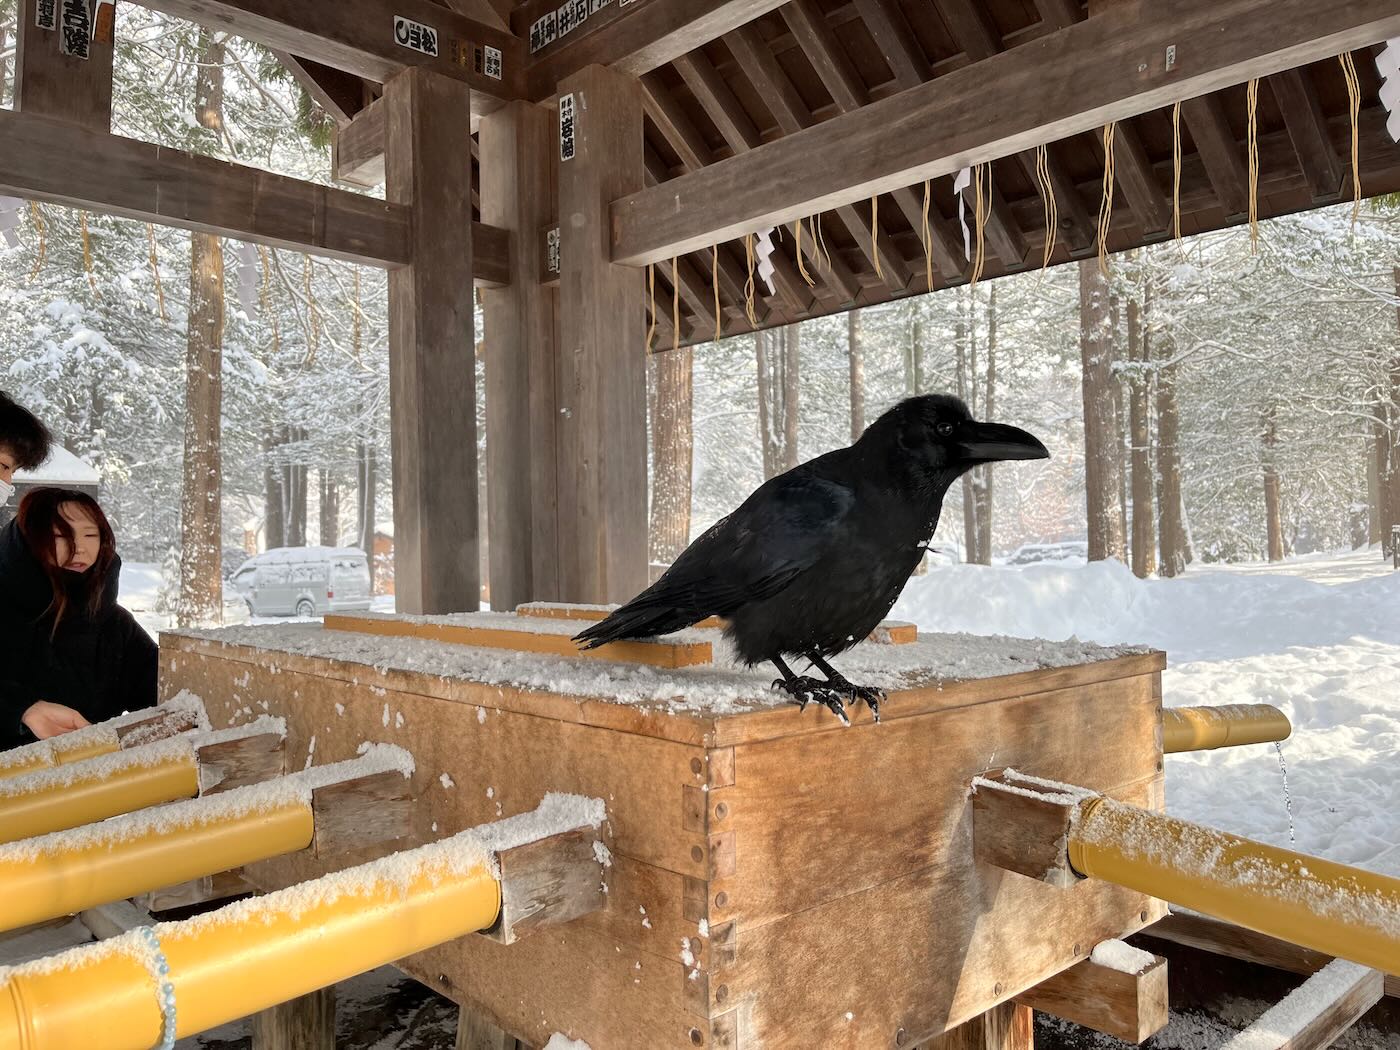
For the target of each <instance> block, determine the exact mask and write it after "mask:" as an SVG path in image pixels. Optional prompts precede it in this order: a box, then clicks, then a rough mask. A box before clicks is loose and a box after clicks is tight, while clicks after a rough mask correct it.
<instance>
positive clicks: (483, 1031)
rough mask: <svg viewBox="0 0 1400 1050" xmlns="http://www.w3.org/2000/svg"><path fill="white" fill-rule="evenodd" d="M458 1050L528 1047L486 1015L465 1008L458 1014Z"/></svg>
mask: <svg viewBox="0 0 1400 1050" xmlns="http://www.w3.org/2000/svg"><path fill="white" fill-rule="evenodd" d="M456 1050H526V1047H525V1044H524V1043H521V1042H518V1041H517V1040H516V1038H515V1036H513V1035H507V1034H506V1033H505V1032H503V1031H502V1030H501V1029H499V1028H497V1027H496V1026H495V1025H494V1024H493V1023H492V1022H491V1021H489V1020H487V1018H486V1017H485V1016H484V1015H482V1014H479V1013H477V1012H476V1011H475V1010H473V1009H471V1008H470V1007H467V1006H464V1007H462V1008H461V1010H460V1012H459V1013H458V1014H457V1047H456Z"/></svg>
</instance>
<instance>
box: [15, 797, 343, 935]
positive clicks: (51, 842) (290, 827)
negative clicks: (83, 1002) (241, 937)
mask: <svg viewBox="0 0 1400 1050" xmlns="http://www.w3.org/2000/svg"><path fill="white" fill-rule="evenodd" d="M217 797H218V796H216V798H217ZM204 804H206V803H205V801H204V800H201V801H200V802H197V803H190V805H204ZM315 830H316V824H315V819H314V817H313V816H312V810H311V804H310V803H309V802H308V801H307V800H306V799H304V798H289V799H287V800H286V801H284V802H282V803H279V804H277V805H275V806H272V807H271V808H268V809H253V810H249V811H247V812H242V813H238V812H235V813H234V814H232V815H224V814H220V813H218V812H211V813H210V814H209V816H208V819H204V820H194V821H191V822H190V823H188V824H176V825H173V826H171V827H168V828H166V827H161V826H159V824H158V823H156V822H153V826H151V827H148V828H145V829H143V830H141V831H140V832H139V833H137V834H134V835H132V836H131V837H129V838H125V837H124V838H122V839H120V841H112V839H111V837H110V836H101V835H84V836H82V837H80V838H79V839H78V840H77V841H75V842H69V841H65V840H64V839H65V837H64V836H58V837H55V838H43V839H35V840H33V841H32V842H26V843H23V844H22V845H21V847H20V848H19V849H18V850H14V849H9V850H7V849H4V848H0V930H14V929H18V928H19V927H21V926H28V925H30V924H31V923H37V922H43V921H44V920H46V919H52V918H55V917H56V916H59V915H72V914H74V913H76V912H80V911H82V910H84V909H85V908H93V907H96V906H97V905H99V904H106V903H108V902H110V901H119V900H123V899H124V898H126V897H134V896H136V895H137V894H140V893H146V892H149V891H150V890H153V889H157V888H159V887H161V886H173V885H175V884H177V883H181V882H188V881H190V880H191V879H198V878H202V877H204V876H205V875H213V874H215V873H217V872H221V871H231V870H233V869H234V868H238V867H241V866H242V865H244V864H251V863H252V862H254V861H257V860H265V859H267V858H268V857H276V856H280V855H281V854H283V853H292V852H294V851H296V850H302V849H306V848H307V847H309V846H310V845H311V840H312V837H313V836H314V834H315Z"/></svg>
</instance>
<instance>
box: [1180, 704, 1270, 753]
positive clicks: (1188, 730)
mask: <svg viewBox="0 0 1400 1050" xmlns="http://www.w3.org/2000/svg"><path fill="white" fill-rule="evenodd" d="M1292 732H1293V725H1292V723H1290V722H1289V721H1288V716H1287V715H1285V714H1284V713H1283V712H1282V711H1280V710H1279V709H1278V708H1277V707H1273V706H1272V705H1270V704H1223V705H1221V706H1219V707H1169V708H1166V709H1165V710H1164V711H1163V712H1162V750H1163V751H1164V752H1165V753H1167V754H1174V753H1179V752H1182V751H1209V750H1211V749H1213V748H1217V747H1238V746H1240V745H1242V744H1271V743H1274V742H1275V741H1279V740H1287V739H1288V735H1289V734H1290V733H1292Z"/></svg>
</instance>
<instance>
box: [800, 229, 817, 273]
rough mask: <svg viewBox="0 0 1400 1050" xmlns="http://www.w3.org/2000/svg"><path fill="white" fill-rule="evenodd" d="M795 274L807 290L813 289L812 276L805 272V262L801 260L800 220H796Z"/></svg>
mask: <svg viewBox="0 0 1400 1050" xmlns="http://www.w3.org/2000/svg"><path fill="white" fill-rule="evenodd" d="M797 272H798V273H800V274H801V275H802V279H803V280H804V281H806V282H807V287H808V288H815V287H816V286H817V282H816V281H814V280H813V279H812V275H811V274H810V273H808V272H807V260H806V259H804V258H802V220H801V219H798V220H797Z"/></svg>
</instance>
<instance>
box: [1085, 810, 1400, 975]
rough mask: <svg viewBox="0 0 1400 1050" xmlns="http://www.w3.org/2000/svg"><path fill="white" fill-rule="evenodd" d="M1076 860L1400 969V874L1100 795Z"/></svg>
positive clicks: (1213, 911) (1142, 887)
mask: <svg viewBox="0 0 1400 1050" xmlns="http://www.w3.org/2000/svg"><path fill="white" fill-rule="evenodd" d="M1069 862H1070V866H1071V867H1073V868H1074V870H1075V871H1076V872H1078V873H1079V874H1080V875H1084V876H1088V877H1090V878H1096V879H1103V880H1104V881H1106V882H1112V883H1116V884H1117V885H1119V886H1127V887H1129V888H1130V889H1134V890H1137V891H1139V892H1141V893H1147V894H1151V895H1152V896H1154V897H1159V898H1161V899H1163V900H1167V901H1170V902H1172V903H1173V904H1180V905H1182V906H1184V907H1187V908H1190V909H1191V910H1193V911H1198V912H1201V913H1202V914H1205V915H1210V916H1214V917H1215V918H1217V919H1223V920H1225V921H1226V922H1232V923H1235V924H1236V925H1239V926H1244V927H1247V928H1249V929H1251V930H1257V931H1259V932H1260V933H1267V934H1270V935H1272V936H1274V937H1279V938H1282V939H1283V940H1285V941H1290V942H1292V943H1293V944H1299V945H1302V946H1303V947H1306V948H1313V949H1316V950H1317V951H1320V952H1326V953H1327V954H1328V955H1335V956H1338V957H1339V958H1343V959H1350V960H1351V961H1352V962H1356V963H1361V964H1362V965H1363V966H1370V967H1373V968H1374V969H1377V970H1381V971H1383V972H1385V973H1390V974H1397V975H1400V879H1393V878H1390V877H1389V876H1386V875H1379V874H1376V873H1375V872H1371V871H1365V870H1363V869H1361V868H1353V867H1348V866H1347V865H1345V864H1337V863H1335V862H1333V861H1329V860H1323V859H1322V858H1320V857H1310V856H1307V855H1306V854H1303V853H1294V852H1293V851H1291V850H1286V849H1280V848H1279V847H1277V846H1270V845H1267V844H1265V843H1262V842H1254V841H1252V840H1250V839H1246V838H1241V837H1240V836H1238V835H1231V834H1228V833H1227V832H1223V831H1217V830H1216V829H1214V828H1208V827H1203V826H1201V825H1199V824H1190V823H1187V822H1186V821H1184V820H1177V819H1176V818H1175V817H1169V816H1167V815H1166V814H1164V813H1154V812H1151V811H1149V810H1145V809H1139V808H1137V807H1136V806H1129V805H1125V804H1124V803H1121V802H1115V801H1114V800H1112V799H1107V798H1103V797H1101V796H1093V797H1090V798H1087V799H1085V800H1084V801H1083V802H1081V803H1080V804H1079V810H1078V815H1077V819H1076V820H1075V821H1074V822H1073V823H1072V824H1071V827H1070V833H1069Z"/></svg>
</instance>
